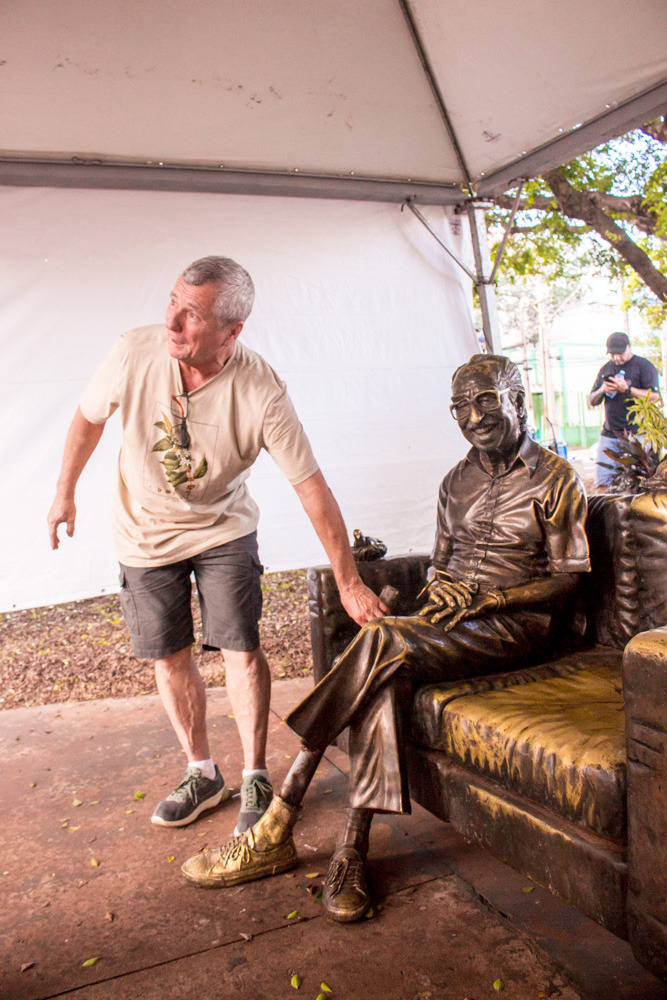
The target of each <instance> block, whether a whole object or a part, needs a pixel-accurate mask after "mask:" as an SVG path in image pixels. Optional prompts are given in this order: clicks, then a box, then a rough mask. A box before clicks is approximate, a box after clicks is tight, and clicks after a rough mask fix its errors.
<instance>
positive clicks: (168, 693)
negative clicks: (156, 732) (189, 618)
mask: <svg viewBox="0 0 667 1000" xmlns="http://www.w3.org/2000/svg"><path fill="white" fill-rule="evenodd" d="M155 680H156V682H157V689H158V691H159V693H160V698H161V699H162V704H163V705H164V708H165V711H166V713H167V715H168V716H169V721H170V722H171V724H172V726H173V727H174V732H175V733H176V736H177V737H178V742H179V743H180V744H181V746H182V747H183V749H184V751H185V753H186V756H187V759H188V760H207V759H208V758H209V757H210V756H211V751H210V749H209V745H208V736H207V734H206V690H205V688H204V682H203V681H202V679H201V675H200V673H199V671H198V670H197V666H196V664H195V661H194V658H193V656H192V647H191V646H186V648H185V649H180V650H179V651H178V652H177V653H173V654H172V655H171V656H165V657H164V658H163V659H160V660H156V661H155Z"/></svg>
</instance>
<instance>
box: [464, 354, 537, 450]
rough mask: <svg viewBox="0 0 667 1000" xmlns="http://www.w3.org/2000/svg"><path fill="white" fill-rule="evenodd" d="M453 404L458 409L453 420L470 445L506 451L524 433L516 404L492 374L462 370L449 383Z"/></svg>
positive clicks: (513, 447) (479, 448)
mask: <svg viewBox="0 0 667 1000" xmlns="http://www.w3.org/2000/svg"><path fill="white" fill-rule="evenodd" d="M480 393H481V394H483V395H480ZM475 397H477V398H475ZM498 402H499V404H500V405H498V406H497V405H496V404H497V403H498ZM452 405H455V406H457V408H458V410H457V414H456V422H457V423H458V425H459V427H460V428H461V432H462V433H463V436H464V438H465V439H466V441H467V442H468V443H469V444H471V445H472V446H473V448H477V449H478V450H479V451H487V452H490V451H495V452H507V451H512V450H514V449H515V448H516V446H517V445H518V443H519V440H520V438H521V435H522V433H523V432H522V430H521V427H520V424H519V415H518V412H517V405H516V403H513V402H512V399H511V397H510V394H509V392H508V391H507V390H506V389H501V388H500V387H499V385H498V381H497V379H496V377H495V375H494V374H493V373H491V372H485V371H479V370H477V371H475V372H466V371H465V370H464V371H462V372H461V373H460V374H459V375H457V377H456V379H455V381H454V383H453V385H452ZM489 407H492V408H489Z"/></svg>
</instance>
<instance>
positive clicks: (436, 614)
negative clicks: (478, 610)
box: [419, 570, 477, 625]
mask: <svg viewBox="0 0 667 1000" xmlns="http://www.w3.org/2000/svg"><path fill="white" fill-rule="evenodd" d="M424 589H425V590H426V591H427V592H428V598H427V601H426V604H425V605H424V607H423V608H422V609H421V611H420V612H419V616H420V618H426V617H428V616H431V615H433V617H432V618H431V621H432V622H433V624H434V625H435V624H437V622H439V621H440V620H441V619H442V618H446V617H447V616H448V615H453V614H457V613H458V612H459V611H461V610H463V611H465V609H466V608H468V607H470V604H471V603H472V600H473V595H474V594H475V593H476V592H477V584H476V583H464V582H463V581H462V580H454V579H453V578H452V577H450V576H449V574H447V573H443V572H442V571H441V570H436V575H435V576H434V578H433V579H432V580H431V582H430V583H429V584H428V586H427V587H425V588H424ZM422 593H424V591H422ZM420 596H421V595H420Z"/></svg>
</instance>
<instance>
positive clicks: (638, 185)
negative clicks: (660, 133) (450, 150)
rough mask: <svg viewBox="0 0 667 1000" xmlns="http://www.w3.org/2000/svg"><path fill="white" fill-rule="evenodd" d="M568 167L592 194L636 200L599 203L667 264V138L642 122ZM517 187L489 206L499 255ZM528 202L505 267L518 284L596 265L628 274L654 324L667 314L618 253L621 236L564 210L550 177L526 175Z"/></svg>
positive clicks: (629, 297) (630, 288) (564, 276)
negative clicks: (606, 233)
mask: <svg viewBox="0 0 667 1000" xmlns="http://www.w3.org/2000/svg"><path fill="white" fill-rule="evenodd" d="M561 172H562V173H563V174H564V176H565V177H566V178H567V180H568V181H569V182H570V184H571V185H572V186H573V187H575V188H576V189H577V190H578V191H582V192H586V193H588V194H590V195H591V197H593V198H594V197H595V195H596V194H597V195H604V196H609V195H610V196H614V197H616V198H624V199H634V200H633V201H632V202H629V201H628V202H626V203H625V205H623V206H622V205H621V204H620V203H614V204H613V205H609V204H607V203H601V204H600V207H602V209H603V211H604V212H606V214H607V215H608V216H609V217H610V218H611V219H613V220H614V221H615V222H616V223H617V225H619V226H620V227H621V228H622V229H623V230H624V231H625V232H626V234H627V235H628V236H629V237H630V239H632V240H633V242H635V243H636V244H637V245H638V246H640V247H641V248H642V250H644V251H645V252H646V253H647V255H648V256H649V257H650V259H651V260H652V262H653V264H654V265H655V267H657V268H658V270H661V271H663V272H665V271H667V197H666V193H667V146H665V144H664V143H663V142H660V141H659V140H658V139H654V138H652V137H650V136H648V135H647V134H646V133H644V132H643V131H642V130H641V129H636V130H634V131H633V132H629V133H628V134H627V135H626V136H623V137H622V138H620V139H615V140H612V141H611V142H607V143H604V144H603V145H601V146H599V147H598V148H597V149H594V150H592V151H591V152H589V153H585V154H584V155H583V156H580V157H578V158H577V159H576V160H572V161H570V162H569V163H566V164H565V165H564V166H563V167H562V168H561ZM515 194H516V191H515V192H510V195H509V196H508V197H506V198H505V199H499V200H500V201H501V202H502V207H500V206H498V205H495V206H494V207H493V208H492V209H490V210H489V212H488V213H487V223H488V227H489V232H490V235H491V242H492V247H491V253H492V256H493V254H494V253H495V252H496V251H497V248H498V246H499V244H500V240H501V238H502V233H503V231H504V227H505V225H506V223H507V220H508V217H509V209H508V207H507V204H508V201H510V200H511V199H512V197H513V196H514V195H515ZM521 201H522V206H525V207H522V209H521V210H520V211H519V212H518V213H517V215H516V218H515V222H514V225H513V228H512V235H511V238H510V240H509V241H508V244H507V248H506V251H505V255H504V258H503V262H502V264H501V267H500V273H501V274H502V275H503V276H504V277H505V279H506V281H508V282H510V283H515V282H518V281H520V280H521V279H522V278H523V277H525V276H526V275H540V276H541V277H543V278H545V279H546V280H547V281H548V282H557V281H561V280H565V281H568V280H569V281H573V280H578V279H579V278H580V276H581V275H582V274H583V273H585V272H590V271H591V270H593V271H595V272H598V273H600V272H601V273H604V274H607V275H608V276H609V277H610V278H612V279H621V280H622V281H623V285H624V291H625V298H626V303H627V305H630V304H632V305H634V306H636V307H637V308H638V309H640V310H641V311H642V313H643V314H644V316H645V317H646V319H647V321H648V322H649V324H650V325H651V326H652V327H654V328H657V327H658V326H660V325H661V324H662V323H663V322H664V321H665V319H667V304H665V303H661V302H660V301H659V300H658V299H657V298H656V297H655V295H653V294H652V293H651V292H650V291H649V290H648V289H647V288H646V286H645V285H644V283H643V282H642V280H641V279H640V277H639V275H638V274H637V273H636V272H635V271H634V270H633V268H632V267H631V266H630V265H629V264H627V263H626V262H625V260H623V258H621V257H620V256H619V255H618V254H617V253H616V252H615V250H614V248H613V243H614V242H615V241H614V238H613V237H610V239H609V241H607V240H605V239H603V238H602V237H601V236H599V235H598V234H597V233H595V232H594V231H593V230H592V229H591V228H590V227H589V226H587V225H586V224H585V223H584V222H583V220H581V219H570V218H568V217H567V216H565V215H564V214H563V213H562V212H561V211H560V209H559V207H558V204H557V202H556V199H555V197H554V195H553V192H552V191H551V188H550V187H549V185H548V183H547V182H546V180H545V179H544V178H541V177H539V178H536V179H534V180H531V181H529V182H527V183H526V184H525V186H524V189H523V193H522V198H521ZM615 208H618V209H619V210H614V209H615ZM621 208H624V209H625V210H624V211H621V210H620V209H621ZM647 229H648V230H651V231H650V232H647V231H646V230H647Z"/></svg>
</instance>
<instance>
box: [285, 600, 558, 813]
mask: <svg viewBox="0 0 667 1000" xmlns="http://www.w3.org/2000/svg"><path fill="white" fill-rule="evenodd" d="M444 624H445V623H444V622H443V625H444ZM550 632H551V615H549V614H544V613H541V612H531V611H519V612H516V613H514V614H512V615H509V614H496V615H490V616H488V617H486V618H479V619H476V620H471V621H463V622H459V624H458V625H456V626H455V627H454V628H453V629H452V630H451V632H444V631H443V628H442V626H437V625H432V624H431V623H430V622H429V621H427V620H426V619H425V618H418V617H414V618H383V619H380V620H378V621H373V622H370V623H369V624H368V625H365V626H364V627H363V628H362V629H361V631H360V632H359V633H358V635H357V636H356V638H355V639H353V641H352V642H351V643H350V645H349V646H348V647H347V649H346V650H345V651H344V653H343V654H342V655H341V656H340V657H339V658H338V660H337V662H336V663H335V665H334V667H333V669H332V670H331V671H330V672H329V673H328V674H326V675H325V676H324V677H323V678H322V680H321V681H320V682H319V684H318V685H317V686H316V687H315V688H314V689H313V690H312V691H311V693H310V694H309V695H307V696H306V698H304V700H303V701H302V702H301V703H300V704H299V705H297V707H296V708H295V709H294V710H293V711H292V712H291V713H290V714H289V715H288V716H287V719H286V721H287V724H288V726H290V728H291V729H293V730H294V732H295V733H297V734H298V735H299V736H300V737H301V738H302V740H303V742H304V744H305V745H306V746H307V747H308V748H309V749H311V750H320V749H325V748H326V747H327V746H329V744H330V743H333V741H334V740H335V739H336V737H337V736H338V735H339V733H341V732H342V731H343V729H345V727H346V726H349V727H350V805H351V806H353V807H355V808H360V809H374V810H377V811H378V812H399V813H400V812H410V797H409V793H408V785H407V773H406V766H405V756H404V749H403V726H404V723H405V718H406V716H407V714H408V713H409V711H410V705H411V701H412V694H413V691H414V689H415V688H416V687H417V686H419V685H421V684H429V683H437V682H441V681H447V680H456V679H458V678H463V677H474V676H477V675H479V674H493V673H499V672H502V671H505V670H512V669H517V668H519V667H525V666H529V665H530V664H532V663H535V662H541V661H542V660H543V659H544V657H545V656H546V655H547V654H548V652H549V646H550V645H551V641H550Z"/></svg>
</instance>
